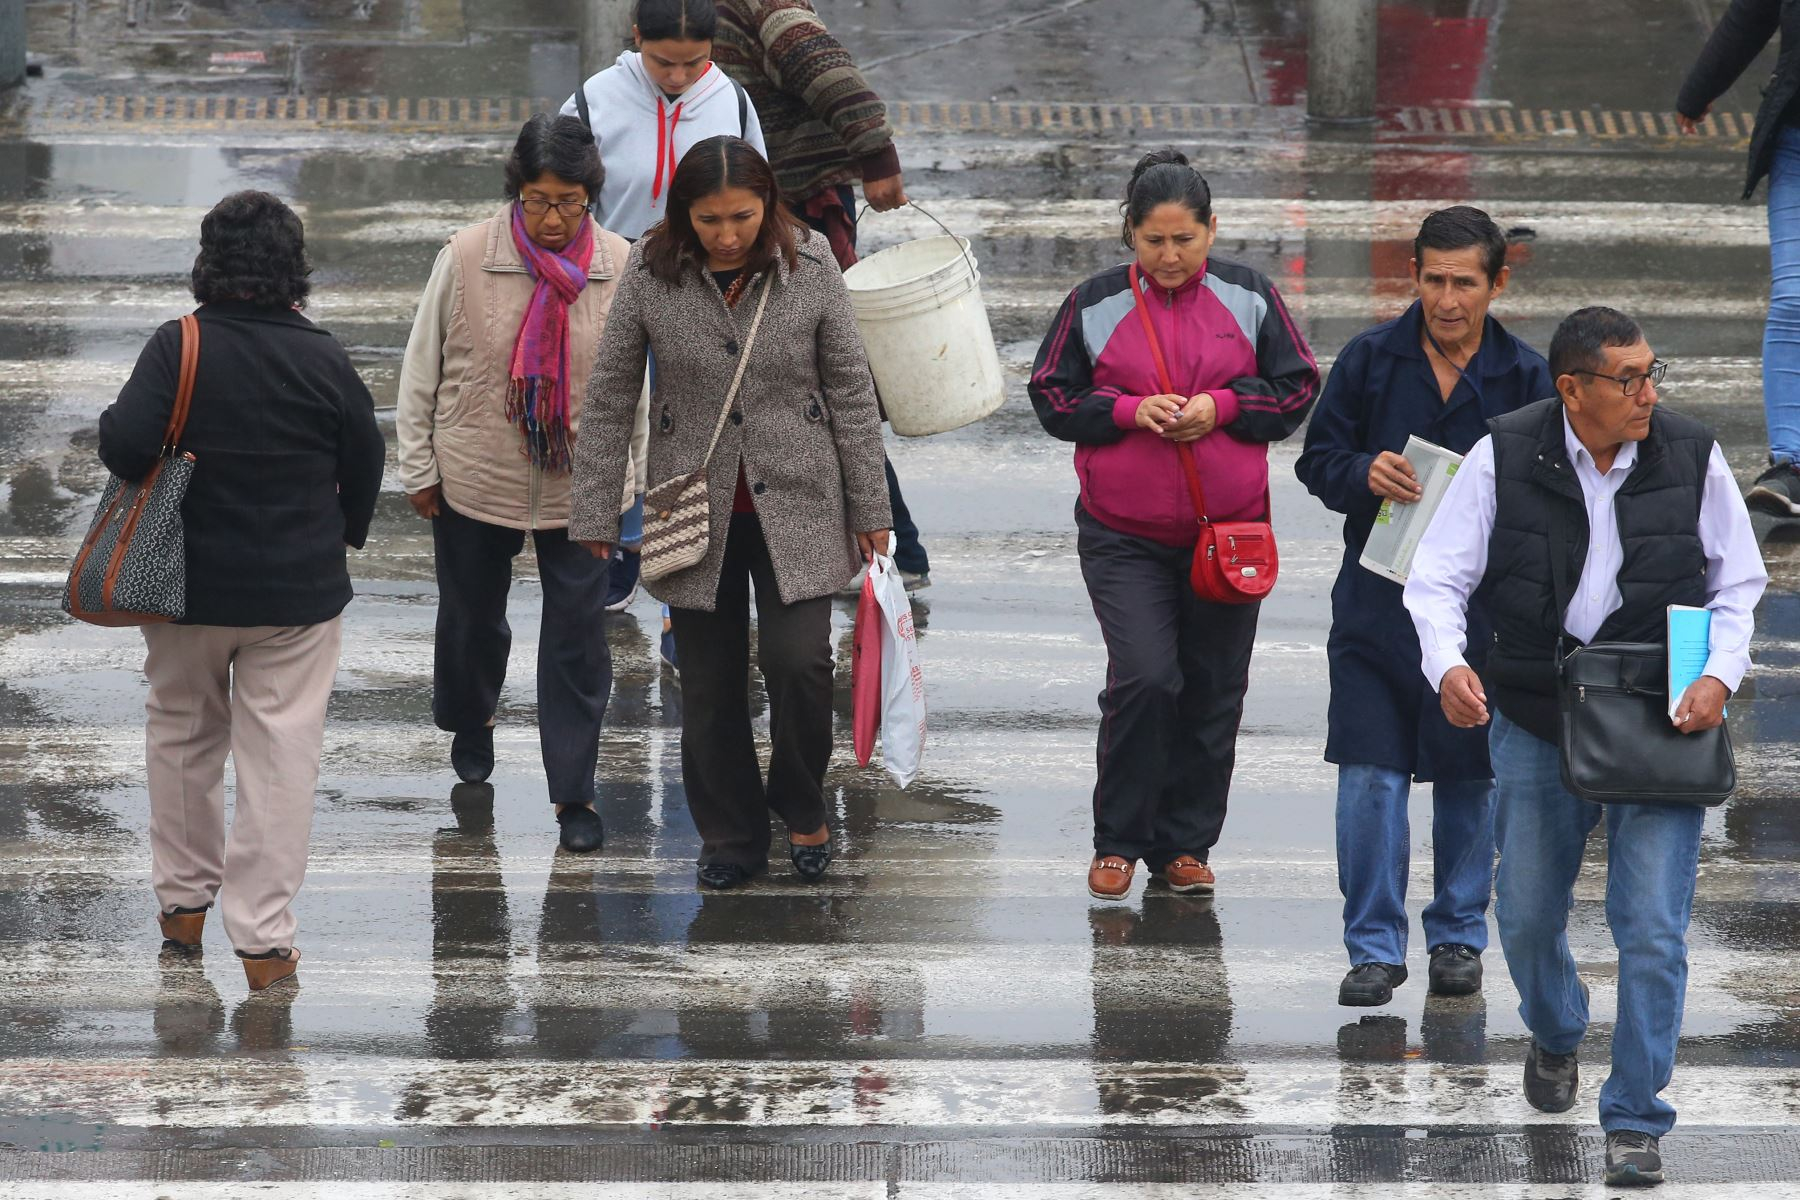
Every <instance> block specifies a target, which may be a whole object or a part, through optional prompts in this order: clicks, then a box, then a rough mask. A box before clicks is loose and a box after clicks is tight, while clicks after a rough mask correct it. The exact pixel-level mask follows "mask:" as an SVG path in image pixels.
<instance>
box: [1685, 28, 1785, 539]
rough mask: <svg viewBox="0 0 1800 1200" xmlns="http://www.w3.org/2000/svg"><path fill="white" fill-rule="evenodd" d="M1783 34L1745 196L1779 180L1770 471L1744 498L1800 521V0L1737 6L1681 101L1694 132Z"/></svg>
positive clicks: (1768, 357) (1766, 408)
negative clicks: (1766, 181)
mask: <svg viewBox="0 0 1800 1200" xmlns="http://www.w3.org/2000/svg"><path fill="white" fill-rule="evenodd" d="M1777 30H1779V31H1780V33H1781V56H1780V58H1778V59H1777V60H1776V64H1775V72H1774V74H1772V75H1771V76H1770V77H1769V82H1768V86H1766V87H1765V88H1764V89H1763V101H1762V107H1761V108H1760V109H1758V110H1757V113H1756V132H1755V133H1754V134H1753V135H1752V136H1751V138H1750V170H1749V174H1748V175H1747V176H1746V177H1745V179H1744V199H1746V200H1748V199H1749V198H1750V194H1751V193H1752V192H1754V191H1755V190H1756V185H1757V182H1758V181H1759V180H1761V179H1762V177H1763V176H1764V175H1767V176H1768V177H1769V260H1770V266H1771V268H1772V279H1771V281H1770V288H1769V317H1768V321H1767V323H1766V324H1765V325H1764V326H1763V416H1764V418H1765V420H1766V421H1767V422H1768V427H1769V468H1768V470H1766V471H1764V472H1763V473H1762V474H1761V475H1759V476H1757V478H1756V482H1755V483H1754V484H1752V485H1751V487H1750V493H1749V494H1748V495H1747V496H1745V497H1744V499H1745V501H1746V502H1748V503H1749V505H1750V507H1751V508H1755V509H1760V510H1762V511H1763V512H1766V513H1769V514H1771V515H1772V516H1776V517H1800V0H1732V3H1731V7H1730V8H1728V9H1726V10H1725V15H1724V16H1723V17H1722V18H1720V20H1719V27H1718V28H1717V29H1715V30H1713V32H1712V36H1711V37H1709V38H1708V39H1706V45H1705V47H1704V48H1703V49H1701V51H1700V57H1699V58H1698V59H1696V60H1695V61H1694V66H1693V69H1692V70H1691V71H1689V72H1688V77H1687V80H1686V82H1684V83H1683V84H1682V85H1681V95H1680V96H1679V97H1678V98H1677V99H1676V101H1675V109H1676V114H1677V118H1676V123H1677V124H1679V125H1680V126H1681V128H1682V130H1683V131H1684V132H1687V133H1693V132H1694V129H1695V126H1696V125H1698V123H1699V122H1700V121H1701V120H1702V119H1703V118H1704V117H1705V116H1706V114H1707V112H1708V110H1710V109H1711V108H1712V105H1713V101H1715V100H1717V99H1718V98H1719V97H1720V96H1722V95H1724V94H1725V90H1726V89H1727V88H1729V87H1730V86H1731V85H1732V84H1734V83H1736V82H1737V78H1738V76H1740V75H1742V74H1743V73H1744V71H1745V69H1746V68H1748V67H1749V66H1750V63H1751V62H1752V61H1753V60H1754V59H1755V58H1756V56H1757V55H1758V54H1760V53H1762V49H1763V47H1764V46H1766V45H1768V44H1769V40H1770V39H1771V38H1773V37H1774V36H1775V33H1776V31H1777Z"/></svg>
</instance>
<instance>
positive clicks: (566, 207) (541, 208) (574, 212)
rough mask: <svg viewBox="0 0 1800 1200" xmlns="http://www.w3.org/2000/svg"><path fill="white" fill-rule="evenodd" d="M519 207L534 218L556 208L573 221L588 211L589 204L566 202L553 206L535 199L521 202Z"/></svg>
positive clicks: (548, 202)
mask: <svg viewBox="0 0 1800 1200" xmlns="http://www.w3.org/2000/svg"><path fill="white" fill-rule="evenodd" d="M519 207H520V208H522V209H524V210H525V211H526V212H528V213H530V214H531V215H532V216H534V217H541V216H543V215H544V214H545V213H547V212H549V211H550V210H551V209H552V208H554V209H556V211H557V212H559V213H561V214H562V215H563V216H565V217H568V218H570V219H571V220H573V219H574V218H576V217H579V216H580V215H581V214H582V213H584V212H586V211H587V210H588V202H587V201H586V200H564V201H561V202H560V203H556V204H552V203H551V202H550V201H548V200H539V199H536V198H533V199H530V200H521V201H519Z"/></svg>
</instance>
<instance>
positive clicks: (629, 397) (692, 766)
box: [569, 137, 891, 888]
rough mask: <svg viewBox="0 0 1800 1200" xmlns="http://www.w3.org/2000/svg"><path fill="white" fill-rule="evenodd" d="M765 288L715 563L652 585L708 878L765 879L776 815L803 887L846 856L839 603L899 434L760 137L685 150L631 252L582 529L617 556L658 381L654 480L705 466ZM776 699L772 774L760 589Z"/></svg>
mask: <svg viewBox="0 0 1800 1200" xmlns="http://www.w3.org/2000/svg"><path fill="white" fill-rule="evenodd" d="M764 288H768V289H771V290H772V291H771V295H770V296H769V303H768V305H767V308H766V311H765V312H764V315H763V319H762V326H761V329H760V330H759V331H758V333H757V335H756V340H755V344H754V345H753V346H751V347H750V361H749V365H748V367H747V369H746V371H745V374H744V381H743V385H742V387H741V389H740V390H739V392H738V397H737V400H736V401H735V402H734V403H733V405H732V411H731V415H730V419H729V420H728V421H727V422H726V424H725V426H724V433H723V435H722V436H721V437H720V438H719V444H718V448H717V450H715V451H714V453H713V457H712V461H711V464H710V465H709V466H708V468H707V480H708V488H709V492H710V526H709V529H710V535H709V539H708V543H707V551H706V556H705V557H704V558H703V559H701V561H700V562H699V563H697V564H695V565H694V566H692V567H689V568H688V569H686V570H683V571H677V572H674V573H673V574H670V575H666V576H664V577H663V578H661V579H658V580H655V581H653V582H651V583H650V585H649V586H650V591H651V593H652V594H653V595H655V596H656V597H657V598H658V599H660V600H663V601H665V602H667V603H668V604H669V605H670V606H671V608H672V610H673V617H674V622H675V637H676V641H677V643H678V644H679V645H680V646H681V668H682V670H681V674H682V728H681V766H682V777H683V780H684V783H685V785H686V789H687V796H688V811H689V812H691V813H692V814H693V817H694V824H695V826H696V827H697V828H698V829H699V831H700V835H701V838H702V839H703V842H704V845H703V846H702V849H701V852H700V864H699V880H700V883H701V884H702V885H704V886H706V887H713V888H729V887H735V886H737V885H739V884H741V883H744V882H746V881H747V880H749V879H750V878H752V877H753V876H755V875H757V874H758V873H760V872H762V871H763V870H765V869H767V867H768V858H769V813H770V811H771V810H772V811H773V812H775V813H776V814H777V815H778V816H780V817H781V819H782V821H783V822H784V823H785V824H786V826H787V830H788V843H789V848H788V853H789V857H790V858H791V859H792V860H793V862H794V866H795V868H796V870H798V871H799V873H800V874H801V876H802V877H803V878H806V879H808V880H816V879H818V878H820V877H821V876H823V875H824V873H825V868H826V866H827V865H828V864H829V863H830V860H831V846H830V831H829V828H828V827H827V824H826V815H827V812H826V805H825V788H824V782H825V767H826V764H827V763H828V762H829V761H830V758H831V722H832V712H831V685H832V665H833V664H832V651H831V645H830V632H831V596H832V595H833V593H835V592H836V591H837V590H838V589H839V588H841V587H843V586H844V584H846V583H847V582H849V580H850V579H851V578H852V577H853V576H854V575H855V574H856V571H857V568H858V565H859V563H860V561H861V559H862V558H863V557H864V556H867V555H868V554H870V553H872V552H876V551H880V552H885V551H886V549H887V532H886V531H887V528H888V524H889V521H890V519H891V517H890V513H889V509H888V500H887V479H886V476H885V474H884V472H883V470H882V465H881V464H882V448H881V424H880V418H879V416H878V415H877V412H876V408H875V392H874V385H873V382H872V380H871V379H870V376H869V365H868V360H867V358H866V357H865V355H864V353H863V346H862V339H861V338H860V337H859V336H858V335H857V332H856V325H855V322H854V320H853V319H852V317H851V315H850V306H849V302H848V295H847V293H846V291H845V288H844V280H843V276H842V274H841V273H840V272H839V270H838V266H837V261H836V259H835V258H833V257H832V254H831V248H830V247H829V246H828V245H826V243H825V239H824V238H823V237H821V236H819V235H817V234H813V233H811V232H809V231H808V230H807V229H806V227H805V226H803V225H801V224H799V223H798V222H797V221H795V220H794V219H793V218H792V217H790V216H789V215H788V213H787V210H786V209H785V208H784V207H783V206H782V203H781V194H780V189H779V188H778V187H777V186H776V183H775V176H774V173H773V172H772V171H771V170H770V169H769V165H768V163H767V162H766V161H764V159H763V157H762V155H760V154H758V153H757V152H756V150H755V148H753V147H752V146H751V145H750V144H749V143H747V142H745V141H743V140H741V139H739V138H734V137H715V138H709V139H707V140H706V141H704V142H701V143H699V144H698V145H696V146H695V147H694V148H693V149H692V150H690V151H689V152H688V153H687V155H686V157H684V158H683V159H682V160H681V165H680V167H679V168H678V169H677V170H676V172H675V179H674V183H673V185H672V187H671V189H670V195H669V204H668V209H667V216H666V218H665V219H664V221H663V223H662V224H660V225H658V226H656V227H654V228H653V229H651V230H650V232H649V233H648V234H646V235H645V237H644V239H643V240H642V241H640V242H639V243H638V244H637V245H636V246H635V247H633V249H632V252H631V258H630V261H629V263H628V264H627V266H626V268H625V274H624V278H623V280H622V281H621V283H620V285H619V291H618V295H617V297H616V298H615V300H614V301H613V308H612V315H611V318H610V319H609V321H608V323H607V327H606V333H605V335H604V336H603V337H602V339H601V343H600V350H599V357H598V359H597V360H596V363H595V366H594V373H593V376H592V377H591V380H590V382H589V384H588V397H587V407H586V413H587V416H586V420H585V423H584V424H583V427H582V432H581V436H580V437H579V438H578V439H577V441H576V447H575V468H574V489H575V495H574V512H573V515H572V517H571V519H570V522H569V531H570V535H571V536H573V537H575V538H577V539H579V540H581V541H583V542H586V543H588V544H589V546H590V548H591V549H592V550H593V551H594V552H595V553H596V554H601V555H606V554H610V553H611V550H612V545H613V543H614V542H616V541H617V539H618V534H619V515H618V512H617V508H618V506H617V504H616V503H609V502H608V501H607V499H606V497H607V496H608V495H611V496H613V497H617V495H618V494H619V492H620V490H621V488H622V487H623V486H624V479H625V470H626V450H627V446H628V443H629V442H630V440H631V425H632V416H633V412H634V410H635V408H636V406H637V399H638V393H639V390H640V385H641V381H642V380H643V377H644V361H645V353H646V351H651V352H654V353H655V355H656V362H657V379H656V389H655V392H654V393H653V394H652V396H651V407H650V446H649V478H650V483H651V485H652V486H653V487H654V486H655V485H657V484H660V483H663V482H665V481H667V480H670V479H673V478H675V477H676V476H678V475H685V474H686V473H687V472H689V471H692V470H693V469H694V468H695V467H697V466H699V465H700V462H701V460H702V459H703V458H704V456H705V454H706V447H707V443H708V442H709V441H710V440H711V438H712V432H713V428H714V426H715V425H716V424H717V422H718V419H719V411H720V406H721V405H722V404H723V403H724V401H725V397H726V395H727V394H728V393H729V391H730V387H731V380H732V376H733V375H734V374H735V373H736V370H737V365H738V355H739V352H740V350H741V348H742V346H743V344H744V343H745V342H746V341H748V340H749V333H750V326H751V323H752V319H753V315H754V314H755V312H756V310H757V307H758V303H759V302H760V301H761V300H762V291H763V289H764ZM752 585H754V590H755V593H756V608H757V628H758V637H757V651H758V665H759V666H760V668H761V670H762V675H763V681H764V683H765V685H766V686H767V689H768V696H769V716H770V739H771V742H772V746H771V754H770V765H769V778H768V781H767V784H766V785H765V784H764V781H763V778H762V774H761V770H760V768H759V766H758V763H757V757H756V745H755V741H754V739H753V737H752V733H751V728H750V696H749V669H750V662H749V657H750V592H751V590H752Z"/></svg>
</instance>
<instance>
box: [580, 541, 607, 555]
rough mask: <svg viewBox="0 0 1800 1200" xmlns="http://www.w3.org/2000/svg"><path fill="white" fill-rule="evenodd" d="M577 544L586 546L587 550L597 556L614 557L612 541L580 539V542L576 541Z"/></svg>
mask: <svg viewBox="0 0 1800 1200" xmlns="http://www.w3.org/2000/svg"><path fill="white" fill-rule="evenodd" d="M576 545H578V546H581V547H583V548H585V549H586V550H587V552H588V553H589V554H591V555H593V556H594V557H595V558H611V557H612V551H613V544H612V543H611V542H583V541H578V542H576Z"/></svg>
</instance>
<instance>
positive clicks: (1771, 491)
mask: <svg viewBox="0 0 1800 1200" xmlns="http://www.w3.org/2000/svg"><path fill="white" fill-rule="evenodd" d="M1744 503H1745V504H1748V505H1749V506H1750V507H1751V508H1754V509H1756V510H1757V511H1758V512H1766V513H1768V514H1769V515H1770V516H1772V517H1790V518H1791V517H1800V467H1796V466H1795V465H1794V464H1793V463H1791V462H1787V461H1785V460H1783V461H1782V462H1778V463H1776V464H1775V465H1774V466H1772V467H1770V468H1769V469H1768V470H1766V471H1764V472H1763V473H1762V474H1761V475H1758V476H1757V477H1756V482H1755V483H1753V484H1751V485H1750V491H1749V493H1748V494H1747V495H1745V497H1744Z"/></svg>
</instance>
